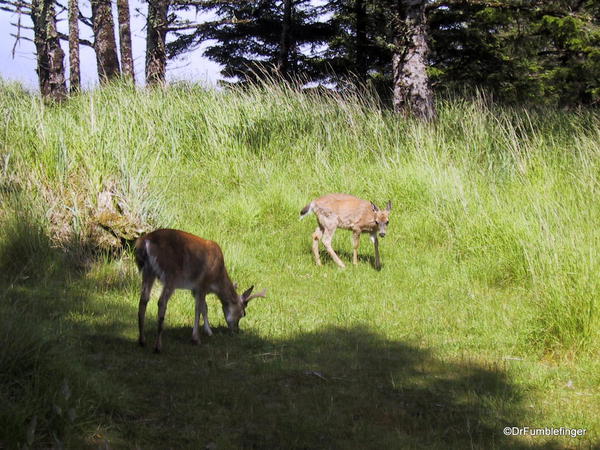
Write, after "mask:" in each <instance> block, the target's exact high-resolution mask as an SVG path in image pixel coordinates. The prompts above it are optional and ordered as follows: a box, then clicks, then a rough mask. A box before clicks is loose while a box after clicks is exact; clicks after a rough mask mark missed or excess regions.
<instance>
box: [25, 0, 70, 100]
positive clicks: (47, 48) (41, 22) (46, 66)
mask: <svg viewBox="0 0 600 450" xmlns="http://www.w3.org/2000/svg"><path fill="white" fill-rule="evenodd" d="M31 20H32V22H33V33H34V43H35V48H36V52H37V73H38V79H39V83H40V92H41V94H42V97H43V98H45V99H50V100H54V101H58V102H60V101H62V100H64V99H65V98H66V97H67V85H66V82H65V67H64V57H65V53H64V52H63V50H62V48H60V39H59V37H58V32H57V30H56V13H55V11H54V3H53V0H33V1H32V2H31Z"/></svg>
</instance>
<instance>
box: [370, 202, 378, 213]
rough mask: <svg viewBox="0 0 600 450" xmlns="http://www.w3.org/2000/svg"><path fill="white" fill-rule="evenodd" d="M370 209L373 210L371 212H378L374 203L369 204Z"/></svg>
mask: <svg viewBox="0 0 600 450" xmlns="http://www.w3.org/2000/svg"><path fill="white" fill-rule="evenodd" d="M371 208H373V211H374V212H377V211H379V208H378V207H377V205H376V204H375V203H373V202H371Z"/></svg>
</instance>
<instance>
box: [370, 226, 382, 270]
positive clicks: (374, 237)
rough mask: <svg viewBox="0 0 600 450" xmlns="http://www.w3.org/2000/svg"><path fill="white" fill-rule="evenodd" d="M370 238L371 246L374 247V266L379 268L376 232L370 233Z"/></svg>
mask: <svg viewBox="0 0 600 450" xmlns="http://www.w3.org/2000/svg"><path fill="white" fill-rule="evenodd" d="M371 240H372V241H373V247H375V268H376V269H377V270H380V269H381V261H380V260H379V240H378V239H377V234H375V233H373V234H371Z"/></svg>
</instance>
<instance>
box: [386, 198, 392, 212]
mask: <svg viewBox="0 0 600 450" xmlns="http://www.w3.org/2000/svg"><path fill="white" fill-rule="evenodd" d="M385 210H386V211H387V212H390V211H391V210H392V201H391V200H388V202H387V206H386V207H385Z"/></svg>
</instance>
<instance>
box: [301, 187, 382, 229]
mask: <svg viewBox="0 0 600 450" xmlns="http://www.w3.org/2000/svg"><path fill="white" fill-rule="evenodd" d="M313 211H314V213H315V214H316V215H317V218H318V220H319V222H321V223H322V224H323V225H326V223H324V222H329V223H332V224H333V223H335V225H336V226H337V227H339V228H346V229H364V228H365V227H367V226H368V225H369V224H370V222H371V221H372V218H373V210H372V207H371V202H369V201H367V200H363V199H361V198H358V197H355V196H353V195H350V194H327V195H324V196H323V197H319V198H317V199H316V200H314V201H313Z"/></svg>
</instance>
